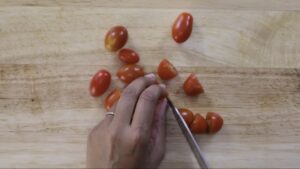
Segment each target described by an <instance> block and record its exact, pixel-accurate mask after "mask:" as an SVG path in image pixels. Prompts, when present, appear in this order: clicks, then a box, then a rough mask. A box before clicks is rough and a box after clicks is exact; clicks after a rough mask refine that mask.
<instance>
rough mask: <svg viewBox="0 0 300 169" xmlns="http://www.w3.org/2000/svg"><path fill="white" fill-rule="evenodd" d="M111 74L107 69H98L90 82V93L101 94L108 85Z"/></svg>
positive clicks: (93, 94)
mask: <svg viewBox="0 0 300 169" xmlns="http://www.w3.org/2000/svg"><path fill="white" fill-rule="evenodd" d="M110 81H111V75H110V73H109V72H108V71H107V70H100V71H98V72H97V73H96V74H95V75H94V76H93V78H92V80H91V83H90V94H91V95H92V96H94V97H96V96H101V95H102V94H103V93H104V92H105V91H106V90H107V89H108V87H109V84H110Z"/></svg>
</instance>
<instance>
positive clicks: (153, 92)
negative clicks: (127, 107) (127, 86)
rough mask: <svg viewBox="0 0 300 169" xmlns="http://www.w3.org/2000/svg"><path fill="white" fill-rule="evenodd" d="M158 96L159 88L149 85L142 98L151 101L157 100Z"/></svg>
mask: <svg viewBox="0 0 300 169" xmlns="http://www.w3.org/2000/svg"><path fill="white" fill-rule="evenodd" d="M158 96H159V88H158V87H157V86H155V85H153V86H151V87H149V88H148V89H146V90H145V91H144V92H143V93H142V94H141V98H142V99H144V100H147V101H151V102H154V101H157V99H158Z"/></svg>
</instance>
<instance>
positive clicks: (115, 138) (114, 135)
mask: <svg viewBox="0 0 300 169" xmlns="http://www.w3.org/2000/svg"><path fill="white" fill-rule="evenodd" d="M109 139H110V141H111V142H113V143H115V142H117V141H118V140H119V134H118V133H117V132H116V131H115V130H112V131H110V134H109Z"/></svg>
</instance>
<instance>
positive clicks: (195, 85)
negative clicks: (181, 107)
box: [183, 73, 204, 96]
mask: <svg viewBox="0 0 300 169" xmlns="http://www.w3.org/2000/svg"><path fill="white" fill-rule="evenodd" d="M183 90H184V92H185V94H186V95H188V96H196V95H198V94H201V93H203V92H204V89H203V87H202V85H201V83H200V82H199V80H198V78H197V76H196V75H195V74H194V73H192V74H191V75H190V76H189V77H188V78H187V79H186V80H185V82H184V83H183Z"/></svg>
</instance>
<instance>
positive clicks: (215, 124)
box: [206, 112, 223, 134]
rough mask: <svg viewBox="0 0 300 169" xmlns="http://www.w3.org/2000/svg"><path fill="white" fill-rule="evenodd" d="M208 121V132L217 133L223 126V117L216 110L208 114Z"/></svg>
mask: <svg viewBox="0 0 300 169" xmlns="http://www.w3.org/2000/svg"><path fill="white" fill-rule="evenodd" d="M206 121H207V124H208V133H210V134H213V133H217V132H218V131H220V130H221V128H222V126H223V118H222V117H221V116H220V115H219V114H218V113H215V112H208V113H207V114H206Z"/></svg>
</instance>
